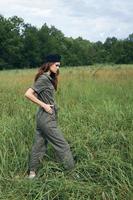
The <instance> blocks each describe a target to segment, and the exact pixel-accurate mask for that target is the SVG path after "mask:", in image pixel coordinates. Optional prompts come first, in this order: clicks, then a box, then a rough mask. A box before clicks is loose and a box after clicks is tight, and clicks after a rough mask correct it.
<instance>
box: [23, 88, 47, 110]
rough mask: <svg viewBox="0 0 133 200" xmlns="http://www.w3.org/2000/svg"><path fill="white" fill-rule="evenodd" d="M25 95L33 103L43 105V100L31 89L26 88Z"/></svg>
mask: <svg viewBox="0 0 133 200" xmlns="http://www.w3.org/2000/svg"><path fill="white" fill-rule="evenodd" d="M25 97H26V98H27V99H29V100H30V101H32V102H33V103H35V104H37V105H38V106H41V107H43V106H44V105H45V103H44V102H42V101H40V100H39V99H38V98H37V97H36V95H35V92H34V91H33V90H32V89H28V90H27V91H26V93H25Z"/></svg>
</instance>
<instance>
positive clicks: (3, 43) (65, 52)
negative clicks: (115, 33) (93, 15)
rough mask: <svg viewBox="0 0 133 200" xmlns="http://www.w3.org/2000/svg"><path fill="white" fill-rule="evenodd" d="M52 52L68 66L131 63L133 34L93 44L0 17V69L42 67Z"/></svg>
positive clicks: (50, 28) (80, 38)
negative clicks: (59, 55)
mask: <svg viewBox="0 0 133 200" xmlns="http://www.w3.org/2000/svg"><path fill="white" fill-rule="evenodd" d="M86 31H87V30H86ZM49 53H58V54H61V56H62V65H64V66H80V65H82V66H84V65H92V64H95V63H112V64H131V63H133V33H132V34H130V35H129V36H128V37H127V38H126V39H123V40H122V39H117V38H116V37H108V38H107V39H106V40H105V42H101V41H97V42H90V41H89V40H86V39H83V38H82V37H78V38H76V39H73V38H72V37H65V36H64V34H63V33H62V32H61V31H60V30H58V29H57V28H55V26H51V27H48V25H47V24H46V23H44V24H43V25H42V27H41V28H37V27H35V26H33V25H31V24H28V23H25V22H24V20H23V19H22V18H20V17H17V16H13V17H9V18H5V17H4V16H2V15H0V70H1V69H12V68H26V67H27V68H34V67H37V66H40V65H41V64H42V63H43V62H44V58H45V56H46V55H47V54H49Z"/></svg>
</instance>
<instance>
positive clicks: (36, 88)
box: [30, 75, 48, 94]
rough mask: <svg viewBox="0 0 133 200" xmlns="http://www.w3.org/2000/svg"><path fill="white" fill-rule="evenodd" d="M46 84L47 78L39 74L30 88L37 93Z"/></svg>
mask: <svg viewBox="0 0 133 200" xmlns="http://www.w3.org/2000/svg"><path fill="white" fill-rule="evenodd" d="M47 84H48V79H47V77H46V76H43V75H41V76H40V77H39V78H38V79H37V80H36V81H35V82H34V83H33V85H32V86H31V87H30V88H32V89H33V90H34V91H35V92H36V93H37V94H39V93H40V92H41V91H42V90H44V88H45V87H46V86H47Z"/></svg>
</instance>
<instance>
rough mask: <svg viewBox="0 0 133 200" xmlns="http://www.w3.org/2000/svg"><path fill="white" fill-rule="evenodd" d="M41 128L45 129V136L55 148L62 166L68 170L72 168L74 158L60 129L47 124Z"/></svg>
mask: <svg viewBox="0 0 133 200" xmlns="http://www.w3.org/2000/svg"><path fill="white" fill-rule="evenodd" d="M43 130H45V132H44V135H45V137H46V138H47V140H48V141H49V142H50V143H51V144H52V146H53V147H54V149H55V150H56V154H57V156H58V158H59V160H60V161H61V162H62V163H63V164H64V168H65V169H68V170H70V169H72V168H74V159H73V156H72V153H71V150H70V146H69V144H68V142H67V141H66V140H65V138H64V137H63V135H62V133H61V131H60V129H59V128H57V127H56V126H50V127H49V126H47V128H46V127H45V128H44V129H43Z"/></svg>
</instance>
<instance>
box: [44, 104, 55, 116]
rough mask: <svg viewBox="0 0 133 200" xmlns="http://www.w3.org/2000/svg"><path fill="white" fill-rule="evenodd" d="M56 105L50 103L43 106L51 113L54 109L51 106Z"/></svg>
mask: <svg viewBox="0 0 133 200" xmlns="http://www.w3.org/2000/svg"><path fill="white" fill-rule="evenodd" d="M53 106H54V105H50V104H43V105H42V107H43V108H44V110H45V111H46V112H48V113H50V114H52V113H53V110H52V108H51V107H53Z"/></svg>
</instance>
